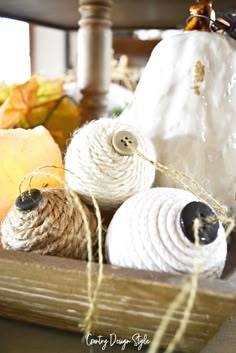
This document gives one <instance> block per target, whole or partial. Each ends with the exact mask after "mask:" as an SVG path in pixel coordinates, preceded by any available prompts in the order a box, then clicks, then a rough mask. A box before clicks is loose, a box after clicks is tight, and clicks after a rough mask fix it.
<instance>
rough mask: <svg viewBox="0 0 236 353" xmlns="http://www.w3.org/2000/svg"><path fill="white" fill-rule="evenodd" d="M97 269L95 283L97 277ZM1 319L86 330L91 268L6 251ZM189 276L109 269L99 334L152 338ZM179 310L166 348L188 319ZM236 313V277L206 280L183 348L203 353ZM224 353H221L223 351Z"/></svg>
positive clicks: (0, 260) (1, 260)
mask: <svg viewBox="0 0 236 353" xmlns="http://www.w3.org/2000/svg"><path fill="white" fill-rule="evenodd" d="M97 270H98V267H97V265H94V271H93V274H94V283H96V278H97ZM0 273H1V275H0V315H1V316H3V317H7V318H12V319H17V320H24V321H27V322H31V323H36V324H41V325H45V326H50V327H56V328H59V329H64V330H69V331H82V327H81V326H82V324H83V320H84V318H85V315H86V312H87V309H88V298H87V263H86V262H82V261H76V260H71V259H65V258H57V257H50V256H40V255H34V254H26V253H21V252H12V251H5V250H0ZM185 280H186V276H180V275H179V276H176V275H169V274H159V273H156V272H148V271H136V270H129V269H122V268H117V267H111V266H108V265H105V268H104V276H103V281H102V285H101V288H100V291H99V295H98V300H97V303H98V311H97V320H96V325H95V332H94V333H95V334H97V335H103V336H108V335H109V334H110V333H115V334H116V335H117V336H118V337H121V338H127V339H131V337H132V335H133V334H135V333H139V334H140V335H142V336H144V335H145V334H147V336H148V339H150V340H151V339H152V336H153V333H154V332H155V330H156V328H157V327H158V325H159V323H160V321H161V319H162V318H163V315H164V313H165V311H166V309H167V308H168V306H169V304H170V303H171V301H172V300H173V299H174V297H175V296H176V294H177V293H178V292H179V291H180V289H181V287H182V285H183V284H184V283H185ZM183 309H184V308H181V309H179V310H178V311H176V313H175V315H174V317H173V318H172V319H171V322H170V325H169V327H168V330H167V332H166V334H165V336H164V339H163V345H164V346H166V345H167V344H168V342H169V341H170V339H171V338H172V337H173V335H174V333H175V332H176V329H177V327H178V325H179V323H180V320H181V318H182V315H183ZM235 310H236V276H235V275H233V276H231V277H230V278H228V279H225V280H212V279H211V280H210V279H201V280H200V282H199V289H198V294H197V299H196V302H195V305H194V308H193V311H192V314H191V318H190V322H189V324H188V327H187V331H186V333H185V336H184V339H183V340H182V341H181V343H180V345H179V346H178V349H179V350H181V351H182V352H186V353H197V352H200V351H201V349H202V348H203V347H204V346H205V345H206V344H207V342H208V341H209V340H210V339H211V338H212V337H213V336H214V335H215V334H216V333H217V332H218V331H219V329H220V327H221V325H222V324H223V323H224V322H225V321H226V320H227V319H229V318H230V316H231V315H232V313H233V312H234V311H235ZM217 353H218V352H217Z"/></svg>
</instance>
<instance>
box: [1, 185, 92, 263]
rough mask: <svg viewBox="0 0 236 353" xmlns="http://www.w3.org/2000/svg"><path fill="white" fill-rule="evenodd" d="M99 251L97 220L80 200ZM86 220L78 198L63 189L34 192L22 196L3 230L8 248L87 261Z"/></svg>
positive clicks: (4, 244)
mask: <svg viewBox="0 0 236 353" xmlns="http://www.w3.org/2000/svg"><path fill="white" fill-rule="evenodd" d="M80 205H81V207H82V209H83V212H84V213H85V215H86V219H87V221H88V224H89V227H90V231H91V237H92V243H93V250H94V252H96V247H97V236H96V227H97V221H96V217H95V215H94V214H93V213H92V212H91V211H90V210H89V209H88V207H86V205H85V204H84V203H82V202H81V201H80ZM84 223H85V220H84V217H83V215H82V212H81V211H80V209H79V207H78V205H77V204H75V198H74V197H71V195H70V194H69V193H67V192H66V191H65V189H63V188H47V189H42V190H40V191H39V190H37V189H31V190H29V191H25V192H24V193H22V194H21V195H20V196H19V197H18V198H17V200H16V202H15V205H14V206H13V207H12V208H11V209H10V210H9V212H8V214H7V216H6V218H5V219H4V221H3V223H2V227H1V231H2V244H3V248H5V249H12V250H21V251H30V252H34V253H37V254H41V255H56V256H63V257H70V258H75V259H80V260H86V259H87V257H88V253H87V238H86V227H85V224H84Z"/></svg>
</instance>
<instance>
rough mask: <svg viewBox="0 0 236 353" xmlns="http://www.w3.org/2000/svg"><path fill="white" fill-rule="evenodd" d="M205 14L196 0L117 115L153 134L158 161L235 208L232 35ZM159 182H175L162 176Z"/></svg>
mask: <svg viewBox="0 0 236 353" xmlns="http://www.w3.org/2000/svg"><path fill="white" fill-rule="evenodd" d="M204 6H205V8H204ZM199 7H200V10H199V12H198V8H199ZM210 13H211V2H210V1H199V3H198V4H196V5H195V6H194V7H192V8H191V14H192V16H193V17H192V19H191V20H190V21H189V23H188V25H187V26H186V30H185V31H184V32H183V33H180V34H177V35H174V36H172V37H169V38H166V39H164V40H162V41H161V42H160V43H159V44H158V45H157V46H156V47H155V48H154V50H153V52H152V54H151V57H150V59H149V61H148V63H147V65H146V67H145V69H144V72H143V75H142V77H141V79H140V82H139V84H138V86H137V89H136V94H135V99H134V101H133V103H132V104H131V105H130V106H129V107H128V108H127V109H126V110H125V111H124V112H123V114H122V115H121V116H120V119H121V120H124V121H126V122H127V123H129V124H133V125H135V126H136V128H138V129H139V130H140V131H142V134H144V135H145V136H147V137H149V138H151V140H152V141H153V142H154V144H155V147H156V149H157V150H158V157H159V161H160V162H161V163H164V164H165V165H172V166H173V167H175V168H176V169H178V170H180V171H182V172H184V173H186V174H188V175H191V176H192V177H193V178H194V179H196V180H197V181H199V182H201V183H202V185H203V187H204V188H205V189H206V190H207V191H208V192H210V193H212V194H213V195H214V196H215V197H216V198H217V199H219V201H221V202H222V203H225V204H226V205H228V206H230V207H232V208H235V209H236V206H235V194H236V174H235V170H236V41H235V40H234V39H233V38H231V37H230V36H229V35H227V34H225V35H223V34H221V33H215V32H210V29H209V23H210ZM206 15H207V16H208V17H209V19H208V20H207V19H206V18H202V17H198V16H206ZM201 29H202V30H201ZM157 185H162V186H177V185H176V184H175V183H174V182H173V181H171V180H169V179H167V178H166V177H165V176H161V175H159V176H158V179H157Z"/></svg>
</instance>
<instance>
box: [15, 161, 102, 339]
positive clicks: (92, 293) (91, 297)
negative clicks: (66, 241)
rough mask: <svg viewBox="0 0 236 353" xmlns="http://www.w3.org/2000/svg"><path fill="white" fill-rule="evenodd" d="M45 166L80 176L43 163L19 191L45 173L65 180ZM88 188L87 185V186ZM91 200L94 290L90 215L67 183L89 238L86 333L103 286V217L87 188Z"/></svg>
mask: <svg viewBox="0 0 236 353" xmlns="http://www.w3.org/2000/svg"><path fill="white" fill-rule="evenodd" d="M44 168H55V169H61V170H64V171H66V172H68V173H71V174H73V176H74V177H76V178H79V177H78V176H77V175H76V174H75V173H73V172H71V171H70V170H69V169H66V168H63V167H59V166H55V165H43V166H40V167H39V168H37V169H35V170H34V171H33V172H31V173H28V174H27V175H25V176H24V177H23V178H22V180H21V182H20V184H19V193H20V195H21V196H22V187H23V183H24V182H25V181H26V180H27V179H28V188H27V191H29V194H30V191H31V190H32V182H33V178H34V177H35V176H36V175H44V176H50V177H53V178H54V179H56V180H57V181H59V182H61V183H63V182H64V181H63V180H62V178H61V177H59V176H57V175H54V174H52V173H45V172H43V171H42V169H44ZM86 188H87V187H86ZM87 190H88V192H89V194H90V197H91V200H92V204H93V207H94V210H95V216H96V218H97V237H98V276H97V281H96V285H95V287H94V290H93V266H92V264H93V244H92V235H91V230H90V225H89V220H88V216H87V214H86V212H85V210H84V208H83V205H82V203H81V200H80V197H79V195H78V193H76V192H75V191H73V190H71V189H70V188H69V187H68V185H67V184H66V183H65V191H66V192H67V193H68V196H69V197H70V198H71V200H73V201H74V202H75V204H76V206H77V207H78V209H79V211H80V213H81V216H82V219H83V222H84V226H85V234H86V239H87V252H88V263H87V290H88V302H89V308H88V310H87V313H86V316H85V319H84V323H83V325H79V326H80V327H82V328H83V329H84V331H85V334H89V333H91V331H92V326H93V322H94V317H95V315H96V308H97V297H98V293H99V289H100V287H101V284H102V280H103V268H104V267H103V251H102V248H103V236H102V218H101V213H100V209H99V206H98V203H97V201H96V199H95V197H94V196H93V195H92V193H91V192H90V191H89V189H88V188H87Z"/></svg>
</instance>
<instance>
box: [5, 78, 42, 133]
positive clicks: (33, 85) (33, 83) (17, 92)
mask: <svg viewBox="0 0 236 353" xmlns="http://www.w3.org/2000/svg"><path fill="white" fill-rule="evenodd" d="M38 86H39V84H38V82H37V80H36V78H32V79H31V80H30V81H28V82H26V83H24V84H22V85H18V86H15V87H13V88H12V91H11V93H10V96H9V97H8V98H7V99H6V100H5V102H4V103H3V104H2V106H1V107H0V128H2V129H9V128H11V127H13V126H15V125H16V124H17V123H18V122H19V121H20V120H21V118H22V117H24V116H25V115H26V114H27V112H28V110H29V109H30V108H31V107H33V106H34V103H35V98H36V93H37V89H38Z"/></svg>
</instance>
